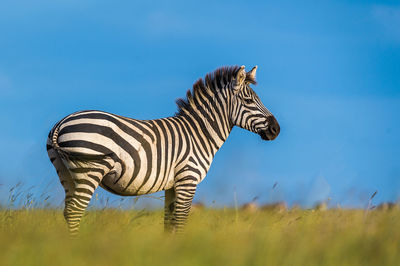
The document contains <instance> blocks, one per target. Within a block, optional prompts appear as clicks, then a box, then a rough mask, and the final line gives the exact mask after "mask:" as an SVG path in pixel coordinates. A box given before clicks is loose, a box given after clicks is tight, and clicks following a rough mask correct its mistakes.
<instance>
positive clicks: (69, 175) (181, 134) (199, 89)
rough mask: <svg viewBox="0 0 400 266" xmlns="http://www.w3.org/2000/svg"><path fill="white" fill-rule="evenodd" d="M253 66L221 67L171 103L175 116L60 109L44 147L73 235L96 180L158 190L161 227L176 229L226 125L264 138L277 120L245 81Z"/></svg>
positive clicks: (118, 187) (131, 190)
mask: <svg viewBox="0 0 400 266" xmlns="http://www.w3.org/2000/svg"><path fill="white" fill-rule="evenodd" d="M255 72H256V68H253V69H252V71H250V72H248V73H246V72H245V70H244V67H240V68H239V67H226V68H220V69H218V70H216V71H215V72H214V73H211V74H208V75H207V76H206V78H205V81H203V80H202V79H200V80H199V81H198V82H196V83H195V84H194V86H193V89H192V90H191V91H188V93H187V97H186V99H184V100H183V99H179V100H178V101H177V104H178V108H179V111H178V113H177V114H176V115H175V116H172V117H167V118H162V119H154V120H136V119H131V118H127V117H123V116H118V115H114V114H110V113H106V112H102V111H81V112H77V113H73V114H71V115H68V116H67V117H65V118H64V119H62V120H61V121H59V122H58V123H57V124H56V125H55V126H54V127H53V128H52V130H51V131H50V133H49V136H48V139H47V151H48V154H49V157H50V160H51V162H52V163H53V165H54V167H55V168H56V170H57V173H58V175H59V178H60V182H61V184H62V185H63V187H64V189H65V195H66V198H65V209H64V216H65V219H66V221H67V224H68V226H69V230H70V232H71V233H73V234H76V233H77V232H78V229H79V223H80V220H81V217H82V214H83V212H84V211H85V209H86V207H87V205H88V204H89V201H90V199H91V197H92V195H93V193H94V191H95V189H96V188H97V187H98V186H101V187H103V188H104V189H106V190H108V191H110V192H112V193H115V194H117V195H123V196H134V195H143V194H149V193H154V192H157V191H162V190H165V196H166V197H165V219H164V223H165V228H166V230H170V231H176V230H180V229H181V228H182V227H183V225H184V223H185V220H186V217H187V215H188V213H189V210H190V206H191V202H192V199H193V196H194V194H195V191H196V187H197V185H198V184H199V183H200V182H201V181H202V180H203V179H204V177H205V176H206V174H207V171H208V169H209V168H210V165H211V162H212V159H213V157H214V155H215V153H216V152H217V151H218V149H219V148H220V147H221V146H222V144H223V143H224V142H225V140H226V139H227V137H228V135H229V133H230V132H231V130H232V128H233V127H234V126H235V125H236V126H240V127H242V128H245V129H247V130H250V131H252V132H255V133H257V134H259V135H260V136H261V137H262V138H263V139H265V140H272V139H274V138H275V137H276V136H277V135H278V134H279V130H280V129H279V124H278V123H277V121H276V119H275V118H274V116H273V115H272V114H271V113H270V112H269V111H268V110H267V109H266V108H265V107H264V105H263V104H262V103H261V101H260V99H259V98H258V96H257V95H256V93H255V92H254V91H253V90H252V89H251V87H250V84H251V83H255Z"/></svg>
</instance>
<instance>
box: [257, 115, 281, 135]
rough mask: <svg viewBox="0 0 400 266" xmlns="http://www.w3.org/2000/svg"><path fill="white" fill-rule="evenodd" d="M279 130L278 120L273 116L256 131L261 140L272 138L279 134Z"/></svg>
mask: <svg viewBox="0 0 400 266" xmlns="http://www.w3.org/2000/svg"><path fill="white" fill-rule="evenodd" d="M280 131H281V128H280V126H279V124H278V121H276V119H275V118H273V120H272V121H270V122H269V123H268V126H267V127H266V128H262V129H259V130H258V132H257V133H258V135H260V137H261V138H262V139H263V140H274V139H276V137H277V136H278V135H279V133H280Z"/></svg>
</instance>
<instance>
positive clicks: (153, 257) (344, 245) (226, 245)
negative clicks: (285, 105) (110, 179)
mask: <svg viewBox="0 0 400 266" xmlns="http://www.w3.org/2000/svg"><path fill="white" fill-rule="evenodd" d="M0 221H1V224H0V264H1V265H57V266H61V265H400V227H399V226H400V210H397V209H395V210H387V211H381V210H373V211H369V212H368V213H365V211H363V210H335V209H331V210H327V211H317V210H292V211H290V210H289V211H283V212H275V211H255V212H246V211H239V212H235V211H234V210H230V209H222V210H215V209H203V210H196V211H194V212H193V213H192V214H191V216H190V219H189V223H188V225H187V228H186V231H185V233H184V234H182V235H167V234H165V233H163V224H162V212H161V211H124V210H115V209H105V210H99V211H95V210H92V211H89V212H87V213H86V215H85V216H84V218H83V222H82V227H81V236H80V238H79V239H70V238H69V237H68V234H67V230H66V225H65V223H64V220H63V215H62V211H61V210H52V209H48V210H40V209H31V210H7V209H4V210H1V211H0Z"/></svg>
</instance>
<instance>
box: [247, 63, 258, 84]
mask: <svg viewBox="0 0 400 266" xmlns="http://www.w3.org/2000/svg"><path fill="white" fill-rule="evenodd" d="M256 71H257V66H255V67H253V69H252V70H250V71H249V72H247V73H246V81H247V82H249V83H253V84H255V83H256Z"/></svg>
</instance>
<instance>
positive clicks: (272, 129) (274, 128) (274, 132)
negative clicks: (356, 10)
mask: <svg viewBox="0 0 400 266" xmlns="http://www.w3.org/2000/svg"><path fill="white" fill-rule="evenodd" d="M269 130H270V132H271V133H272V135H274V136H277V135H278V134H279V131H280V127H279V124H277V123H275V124H272V125H271V126H270V127H269Z"/></svg>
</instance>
